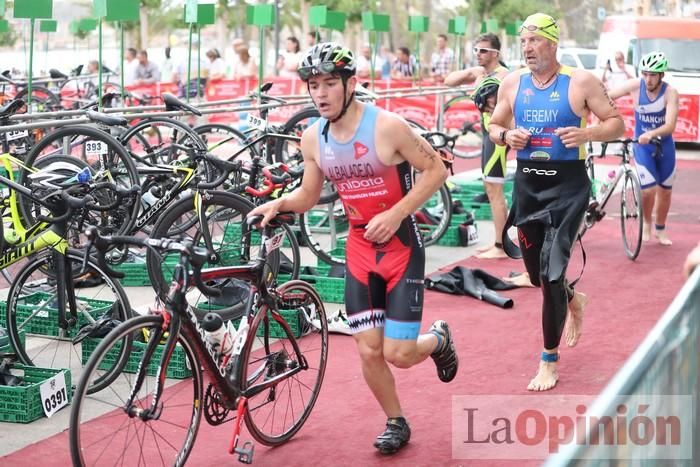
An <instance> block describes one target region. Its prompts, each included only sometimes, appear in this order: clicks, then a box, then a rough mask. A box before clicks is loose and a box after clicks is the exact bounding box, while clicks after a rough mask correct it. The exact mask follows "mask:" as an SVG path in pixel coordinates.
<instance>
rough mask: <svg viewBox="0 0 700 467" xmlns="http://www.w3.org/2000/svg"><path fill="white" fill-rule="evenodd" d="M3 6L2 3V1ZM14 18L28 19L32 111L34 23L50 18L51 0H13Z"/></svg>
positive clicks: (28, 108) (51, 13) (29, 89)
mask: <svg viewBox="0 0 700 467" xmlns="http://www.w3.org/2000/svg"><path fill="white" fill-rule="evenodd" d="M3 7H4V3H3ZM14 15H15V18H24V19H29V70H27V74H28V77H29V83H28V86H27V111H28V112H29V113H31V111H32V105H31V102H32V75H33V72H34V25H35V23H36V20H37V19H51V16H52V15H53V0H15V11H14Z"/></svg>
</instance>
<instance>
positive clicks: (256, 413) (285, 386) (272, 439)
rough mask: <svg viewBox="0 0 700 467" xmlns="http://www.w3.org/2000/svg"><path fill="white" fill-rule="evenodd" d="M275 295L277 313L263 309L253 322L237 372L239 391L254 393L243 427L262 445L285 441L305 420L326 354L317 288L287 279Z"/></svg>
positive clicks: (318, 386)
mask: <svg viewBox="0 0 700 467" xmlns="http://www.w3.org/2000/svg"><path fill="white" fill-rule="evenodd" d="M277 293H278V300H276V302H277V306H278V308H279V310H280V311H279V312H280V315H281V317H280V315H277V314H276V313H273V312H272V311H270V310H268V312H267V313H266V315H265V316H263V317H261V318H260V319H259V320H258V321H257V323H256V322H255V320H254V321H253V323H252V325H251V328H250V329H249V331H248V333H249V334H248V340H247V341H246V343H245V346H244V347H243V350H242V351H241V355H240V359H241V361H240V364H239V366H238V376H237V377H238V381H240V382H241V389H242V391H243V392H244V393H245V392H246V391H247V390H250V392H251V393H253V394H254V395H251V396H250V397H249V399H248V410H247V411H246V413H245V422H246V426H247V427H248V431H250V434H251V435H252V436H253V438H255V439H256V440H257V441H258V442H260V443H262V444H265V445H267V446H275V445H279V444H282V443H284V442H286V441H288V440H289V439H290V438H291V437H292V436H294V435H295V434H296V433H297V432H298V431H299V429H301V427H302V425H303V424H304V423H305V422H306V420H307V419H308V417H309V415H310V414H311V410H312V409H313V406H314V404H315V403H316V399H317V398H318V394H319V392H320V390H321V384H322V383H323V377H324V375H325V372H326V360H327V358H328V324H327V321H326V312H325V309H324V307H323V302H322V301H321V297H320V296H319V295H318V293H317V292H316V290H314V288H313V287H312V286H311V285H309V284H308V283H307V282H304V281H290V282H287V283H285V284H284V285H282V286H281V287H280V288H279V289H278V290H277ZM282 322H285V323H286V324H288V325H289V327H290V332H287V331H286V330H285V329H284V327H283V326H282V324H281V323H282ZM290 333H291V334H290ZM271 380H276V381H275V382H274V383H272V384H270V381H271ZM266 385H269V386H268V387H265V386H266ZM258 388H259V389H260V390H259V391H258Z"/></svg>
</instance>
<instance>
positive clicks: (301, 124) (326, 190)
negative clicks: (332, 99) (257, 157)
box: [274, 107, 339, 204]
mask: <svg viewBox="0 0 700 467" xmlns="http://www.w3.org/2000/svg"><path fill="white" fill-rule="evenodd" d="M319 118H321V114H320V113H319V112H318V110H316V108H314V107H308V108H306V109H302V110H300V111H299V112H297V113H295V114H294V115H292V116H291V117H290V118H289V120H287V122H286V123H285V124H284V126H283V127H282V129H281V131H280V133H281V134H283V135H296V136H299V137H300V138H301V135H302V133H303V132H304V130H306V128H308V127H309V126H310V122H307V121H306V120H310V119H319ZM311 123H313V122H311ZM274 156H275V162H280V163H284V164H287V165H288V166H290V167H295V166H297V165H299V164H301V163H303V161H304V157H303V156H302V154H301V143H295V144H292V142H291V141H290V140H286V139H282V138H277V141H276V142H275V150H274ZM300 185H301V183H298V184H296V186H300ZM296 186H295V187H296ZM295 187H293V188H291V189H290V191H292V190H293V189H294V188H295ZM338 197H339V195H338V192H337V191H336V190H335V185H333V183H332V182H330V181H329V180H328V179H326V181H325V182H324V184H323V189H322V190H321V197H320V199H319V200H318V203H319V204H326V203H330V202H332V201H335V200H336V199H338Z"/></svg>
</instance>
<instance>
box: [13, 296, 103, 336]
mask: <svg viewBox="0 0 700 467" xmlns="http://www.w3.org/2000/svg"><path fill="white" fill-rule="evenodd" d="M50 297H51V295H50V294H47V293H45V292H35V293H32V294H29V295H26V296H24V297H22V298H20V299H19V300H18V302H19V303H18V306H17V322H18V323H19V322H24V321H25V320H27V319H28V318H29V317H30V316H31V315H32V314H33V313H34V312H35V311H36V310H37V308H39V307H41V306H43V304H44V302H46V300H47V299H49V298H50ZM77 299H78V303H83V304H85V305H86V306H87V311H88V314H89V315H90V316H92V318H94V319H98V318H100V317H101V316H102V315H103V314H105V312H107V311H109V309H110V308H111V307H112V305H113V304H114V302H110V301H106V300H95V299H91V298H84V297H80V296H78V297H77ZM6 307H7V304H6V303H4V302H3V308H5V309H6ZM3 313H4V311H3ZM40 313H42V315H39V314H37V315H35V316H33V317H32V319H31V320H29V321H28V322H27V323H26V324H25V325H24V326H23V328H22V329H23V330H24V331H25V332H26V333H27V334H38V335H42V336H58V331H59V327H58V309H57V308H53V307H50V306H49V307H45V308H44V309H43V310H41V311H40ZM86 324H88V319H87V318H86V317H85V315H84V314H83V313H81V312H78V325H77V326H76V327H73V328H71V329H69V330H68V336H70V337H73V336H74V335H75V334H76V332H77V331H78V330H79V329H80V328H81V327H82V326H84V325H86Z"/></svg>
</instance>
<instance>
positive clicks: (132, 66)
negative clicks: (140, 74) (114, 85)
mask: <svg viewBox="0 0 700 467" xmlns="http://www.w3.org/2000/svg"><path fill="white" fill-rule="evenodd" d="M136 55H137V52H136V49H135V48H133V47H129V48H128V49H126V54H125V57H124V58H125V59H126V61H125V62H124V85H125V86H130V85H132V84H135V81H136V69H137V68H138V67H139V61H138V60H137V59H136Z"/></svg>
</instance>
